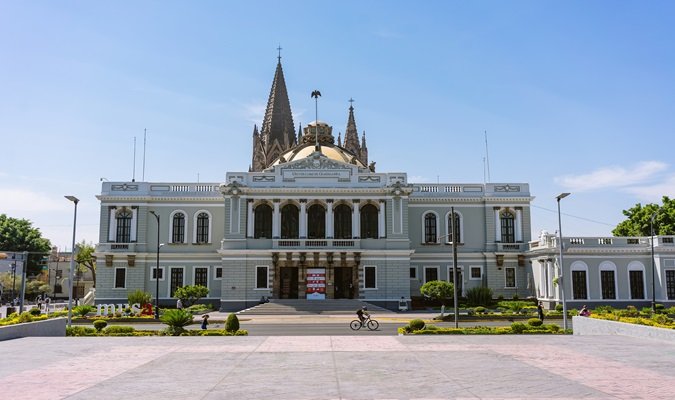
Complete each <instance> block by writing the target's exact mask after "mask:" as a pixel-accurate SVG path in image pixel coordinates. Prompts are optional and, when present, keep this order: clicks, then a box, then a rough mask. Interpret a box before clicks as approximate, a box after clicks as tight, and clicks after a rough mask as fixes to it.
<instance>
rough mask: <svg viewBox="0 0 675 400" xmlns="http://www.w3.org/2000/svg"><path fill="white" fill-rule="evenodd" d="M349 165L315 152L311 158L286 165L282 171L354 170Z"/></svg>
mask: <svg viewBox="0 0 675 400" xmlns="http://www.w3.org/2000/svg"><path fill="white" fill-rule="evenodd" d="M352 168H354V167H352V166H350V165H349V164H347V163H342V162H339V161H335V160H331V159H329V158H328V157H326V156H324V155H323V154H321V153H317V152H314V153H312V155H311V156H310V157H307V158H303V159H301V160H297V161H291V162H288V163H286V164H285V165H284V166H283V167H282V169H352Z"/></svg>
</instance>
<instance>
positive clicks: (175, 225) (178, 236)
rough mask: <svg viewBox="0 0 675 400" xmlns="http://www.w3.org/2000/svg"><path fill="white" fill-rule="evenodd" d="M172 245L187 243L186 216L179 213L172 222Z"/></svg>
mask: <svg viewBox="0 0 675 400" xmlns="http://www.w3.org/2000/svg"><path fill="white" fill-rule="evenodd" d="M171 243H185V214H183V213H182V212H177V213H175V214H174V215H173V219H172V221H171Z"/></svg>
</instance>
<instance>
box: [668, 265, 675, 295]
mask: <svg viewBox="0 0 675 400" xmlns="http://www.w3.org/2000/svg"><path fill="white" fill-rule="evenodd" d="M666 294H667V296H668V300H675V269H667V270H666Z"/></svg>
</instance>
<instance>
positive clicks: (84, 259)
mask: <svg viewBox="0 0 675 400" xmlns="http://www.w3.org/2000/svg"><path fill="white" fill-rule="evenodd" d="M77 246H78V247H79V251H78V252H77V256H76V257H75V262H76V263H77V270H76V271H82V269H81V268H86V269H88V270H89V271H91V278H92V279H93V280H94V287H96V257H95V256H94V251H96V249H95V248H94V245H93V244H91V243H87V242H85V241H84V240H83V241H82V243H80V244H78V245H77Z"/></svg>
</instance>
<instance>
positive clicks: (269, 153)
mask: <svg viewBox="0 0 675 400" xmlns="http://www.w3.org/2000/svg"><path fill="white" fill-rule="evenodd" d="M277 50H278V51H279V55H278V56H277V69H276V71H275V72H274V80H273V81H272V88H271V89H270V96H269V98H268V99H267V108H266V109H265V117H264V118H263V123H262V126H261V129H260V141H261V142H262V144H263V146H264V150H265V162H264V163H265V164H266V165H265V166H264V167H262V168H263V169H264V168H267V167H268V166H269V164H271V163H272V161H274V158H275V156H277V155H278V152H279V151H285V150H288V149H289V148H290V147H291V146H293V145H294V144H295V143H296V138H295V124H294V123H293V114H292V112H291V103H290V101H289V100H288V91H287V90H286V80H285V78H284V71H283V69H282V67H281V46H279V47H278V48H277ZM275 142H276V143H278V145H279V146H283V148H281V149H275V150H272V149H271V146H272V144H273V143H275ZM253 168H254V169H256V166H255V165H254V166H253Z"/></svg>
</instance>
